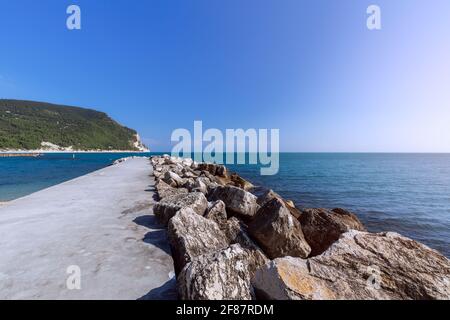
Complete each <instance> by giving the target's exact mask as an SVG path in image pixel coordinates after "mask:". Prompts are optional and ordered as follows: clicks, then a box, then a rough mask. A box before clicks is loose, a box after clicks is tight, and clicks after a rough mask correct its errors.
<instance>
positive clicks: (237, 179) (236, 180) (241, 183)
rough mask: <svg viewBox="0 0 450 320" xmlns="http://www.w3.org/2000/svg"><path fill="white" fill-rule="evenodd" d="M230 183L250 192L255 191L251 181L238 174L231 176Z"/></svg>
mask: <svg viewBox="0 0 450 320" xmlns="http://www.w3.org/2000/svg"><path fill="white" fill-rule="evenodd" d="M229 179H230V181H231V182H232V183H233V184H234V185H235V186H236V187H239V188H242V189H244V190H245V191H248V190H250V189H253V188H254V187H255V186H254V185H253V184H251V183H250V182H249V181H247V180H245V179H244V178H242V177H241V176H239V175H238V174H236V173H233V174H231V175H230V176H229Z"/></svg>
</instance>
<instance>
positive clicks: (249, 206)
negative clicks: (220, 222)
mask: <svg viewBox="0 0 450 320" xmlns="http://www.w3.org/2000/svg"><path fill="white" fill-rule="evenodd" d="M210 198H211V199H212V200H213V201H215V200H222V201H223V202H224V203H225V205H226V206H227V211H230V212H231V213H234V214H237V215H239V216H241V217H243V218H251V217H253V216H254V215H255V214H256V212H257V211H258V209H259V205H258V204H257V203H256V199H257V198H256V196H254V195H253V194H251V193H250V192H247V191H245V190H243V189H241V188H238V187H234V186H218V187H216V188H214V189H213V190H212V191H211V195H210Z"/></svg>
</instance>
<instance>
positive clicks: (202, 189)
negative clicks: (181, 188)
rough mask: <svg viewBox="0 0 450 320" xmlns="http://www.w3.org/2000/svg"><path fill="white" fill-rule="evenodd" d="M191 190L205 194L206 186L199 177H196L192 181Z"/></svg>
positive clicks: (206, 191)
mask: <svg viewBox="0 0 450 320" xmlns="http://www.w3.org/2000/svg"><path fill="white" fill-rule="evenodd" d="M192 191H198V192H201V193H203V194H205V195H206V194H207V193H208V187H207V186H206V184H205V183H204V182H203V181H202V180H201V179H200V178H198V179H196V180H195V182H194V188H193V189H192Z"/></svg>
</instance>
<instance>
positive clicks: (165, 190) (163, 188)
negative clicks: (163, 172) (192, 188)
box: [155, 180, 188, 199]
mask: <svg viewBox="0 0 450 320" xmlns="http://www.w3.org/2000/svg"><path fill="white" fill-rule="evenodd" d="M155 188H156V191H157V192H158V196H159V198H160V199H164V198H167V197H170V196H174V195H179V194H187V193H188V190H187V189H186V188H173V187H171V186H169V185H168V184H167V183H165V182H164V181H162V180H159V181H158V182H157V183H156V185H155Z"/></svg>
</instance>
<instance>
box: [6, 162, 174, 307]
mask: <svg viewBox="0 0 450 320" xmlns="http://www.w3.org/2000/svg"><path fill="white" fill-rule="evenodd" d="M153 190H154V180H153V176H152V167H151V165H150V164H149V160H148V158H134V159H130V160H128V161H125V162H122V163H119V164H117V165H114V166H110V167H107V168H104V169H102V170H99V171H95V172H93V173H91V174H88V175H85V176H82V177H79V178H77V179H74V180H71V181H68V182H65V183H62V184H60V185H56V186H53V187H50V188H48V189H45V190H42V191H39V192H36V193H34V194H31V195H29V196H26V197H24V198H20V199H17V200H14V201H11V202H8V204H7V205H4V203H2V204H0V234H2V236H1V238H0V252H1V255H0V299H140V298H142V299H155V298H158V299H171V298H175V294H174V285H175V281H174V280H173V263H172V258H171V256H170V250H169V247H168V244H167V241H166V233H165V230H164V229H163V228H162V227H161V226H160V225H159V224H158V223H157V222H156V221H155V219H154V215H153V212H152V207H153V204H154V199H153V197H154V191H153ZM70 266H78V267H79V268H80V271H81V278H80V279H81V282H80V285H81V289H72V290H70V289H69V288H68V287H67V284H66V282H67V279H68V278H70V277H71V276H72V275H73V274H70V273H67V271H68V268H69V267H70Z"/></svg>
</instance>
